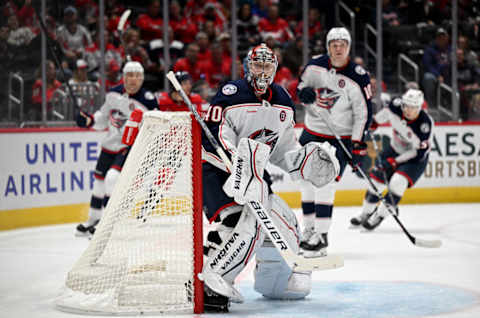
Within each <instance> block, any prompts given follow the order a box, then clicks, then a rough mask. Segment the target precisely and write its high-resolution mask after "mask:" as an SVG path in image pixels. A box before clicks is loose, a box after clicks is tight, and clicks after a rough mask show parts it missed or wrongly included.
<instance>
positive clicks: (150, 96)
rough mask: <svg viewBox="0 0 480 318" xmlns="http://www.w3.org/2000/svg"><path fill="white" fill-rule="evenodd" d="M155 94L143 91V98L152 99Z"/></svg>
mask: <svg viewBox="0 0 480 318" xmlns="http://www.w3.org/2000/svg"><path fill="white" fill-rule="evenodd" d="M154 98H155V96H153V94H152V93H151V92H145V99H148V100H152V99H154Z"/></svg>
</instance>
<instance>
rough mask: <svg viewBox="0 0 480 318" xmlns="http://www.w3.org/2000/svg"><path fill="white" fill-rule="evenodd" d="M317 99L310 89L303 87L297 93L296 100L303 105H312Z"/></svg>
mask: <svg viewBox="0 0 480 318" xmlns="http://www.w3.org/2000/svg"><path fill="white" fill-rule="evenodd" d="M315 98H317V94H316V93H315V91H314V90H313V88H311V87H308V86H307V87H304V88H302V89H301V90H300V92H298V99H300V101H301V102H302V103H304V104H312V103H313V102H314V101H315Z"/></svg>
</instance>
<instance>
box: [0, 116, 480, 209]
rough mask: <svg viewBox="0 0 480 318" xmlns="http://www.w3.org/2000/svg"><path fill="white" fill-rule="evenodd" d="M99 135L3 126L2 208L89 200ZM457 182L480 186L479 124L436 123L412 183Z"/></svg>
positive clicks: (276, 176)
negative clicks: (418, 175) (427, 151)
mask: <svg viewBox="0 0 480 318" xmlns="http://www.w3.org/2000/svg"><path fill="white" fill-rule="evenodd" d="M390 131H391V129H390V128H389V127H380V128H379V129H378V130H377V131H376V132H375V134H377V135H385V136H389V135H390ZM297 132H298V133H300V132H301V128H297ZM103 136H104V132H95V131H85V130H83V131H82V130H78V129H77V130H76V129H64V130H61V129H51V130H30V131H26V132H24V131H22V132H21V131H20V130H15V131H12V132H10V131H8V130H2V131H1V132H0V147H1V149H2V155H1V156H0V166H1V169H0V191H1V192H0V195H1V197H0V211H1V210H16V209H26V208H34V207H49V206H58V205H68V204H78V203H88V202H89V201H90V196H91V191H92V185H93V170H94V168H95V164H96V161H97V158H98V154H99V152H100V149H101V147H100V141H101V140H102V138H103ZM385 140H387V139H385ZM372 152H373V150H372V149H370V150H369V156H371V157H372V158H373V157H374V153H372ZM372 162H373V160H372ZM269 171H270V173H271V176H272V179H273V180H274V185H273V188H274V191H276V192H297V191H300V188H299V185H298V183H295V182H292V181H291V180H290V178H289V176H288V174H286V173H284V172H283V171H282V170H280V169H278V168H276V167H269ZM460 186H462V187H479V186H480V125H437V126H436V127H435V132H434V138H433V142H432V151H431V154H430V162H429V164H428V166H427V169H426V171H425V175H424V176H423V177H422V178H421V179H420V180H419V181H418V183H417V184H416V185H415V187H419V188H421V187H423V188H437V187H460ZM365 187H366V183H365V181H364V180H362V179H360V178H359V177H357V176H356V175H355V174H353V173H352V172H351V170H350V168H349V167H347V170H346V171H345V174H344V175H343V178H342V180H341V182H340V183H339V185H338V189H339V190H342V189H343V190H354V189H359V190H360V189H365Z"/></svg>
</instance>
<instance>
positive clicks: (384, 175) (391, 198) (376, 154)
mask: <svg viewBox="0 0 480 318" xmlns="http://www.w3.org/2000/svg"><path fill="white" fill-rule="evenodd" d="M367 134H368V135H369V136H370V139H372V143H373V149H374V150H375V157H377V156H378V155H379V154H380V150H379V149H378V146H377V142H376V141H375V135H374V134H372V133H371V132H370V130H367ZM378 166H379V168H380V170H382V174H383V179H384V180H385V185H386V186H387V193H388V196H389V198H390V201H391V202H393V197H392V193H391V192H390V181H388V178H387V172H386V171H385V167H384V166H383V164H382V160H380V159H379V160H378ZM395 208H396V209H398V207H395ZM397 214H398V213H397Z"/></svg>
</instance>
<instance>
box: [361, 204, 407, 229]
mask: <svg viewBox="0 0 480 318" xmlns="http://www.w3.org/2000/svg"><path fill="white" fill-rule="evenodd" d="M394 211H395V215H397V216H398V209H397V208H396V207H395V208H394ZM389 214H390V213H389V212H388V210H387V208H386V207H385V206H381V208H379V209H377V210H376V211H375V212H374V213H373V214H371V215H370V217H369V218H368V219H366V220H365V221H364V222H363V223H362V227H363V228H364V229H366V230H368V231H373V230H374V229H376V228H377V227H378V226H379V225H380V224H381V223H382V222H383V220H385V218H386V217H387V216H388V215H389Z"/></svg>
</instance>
